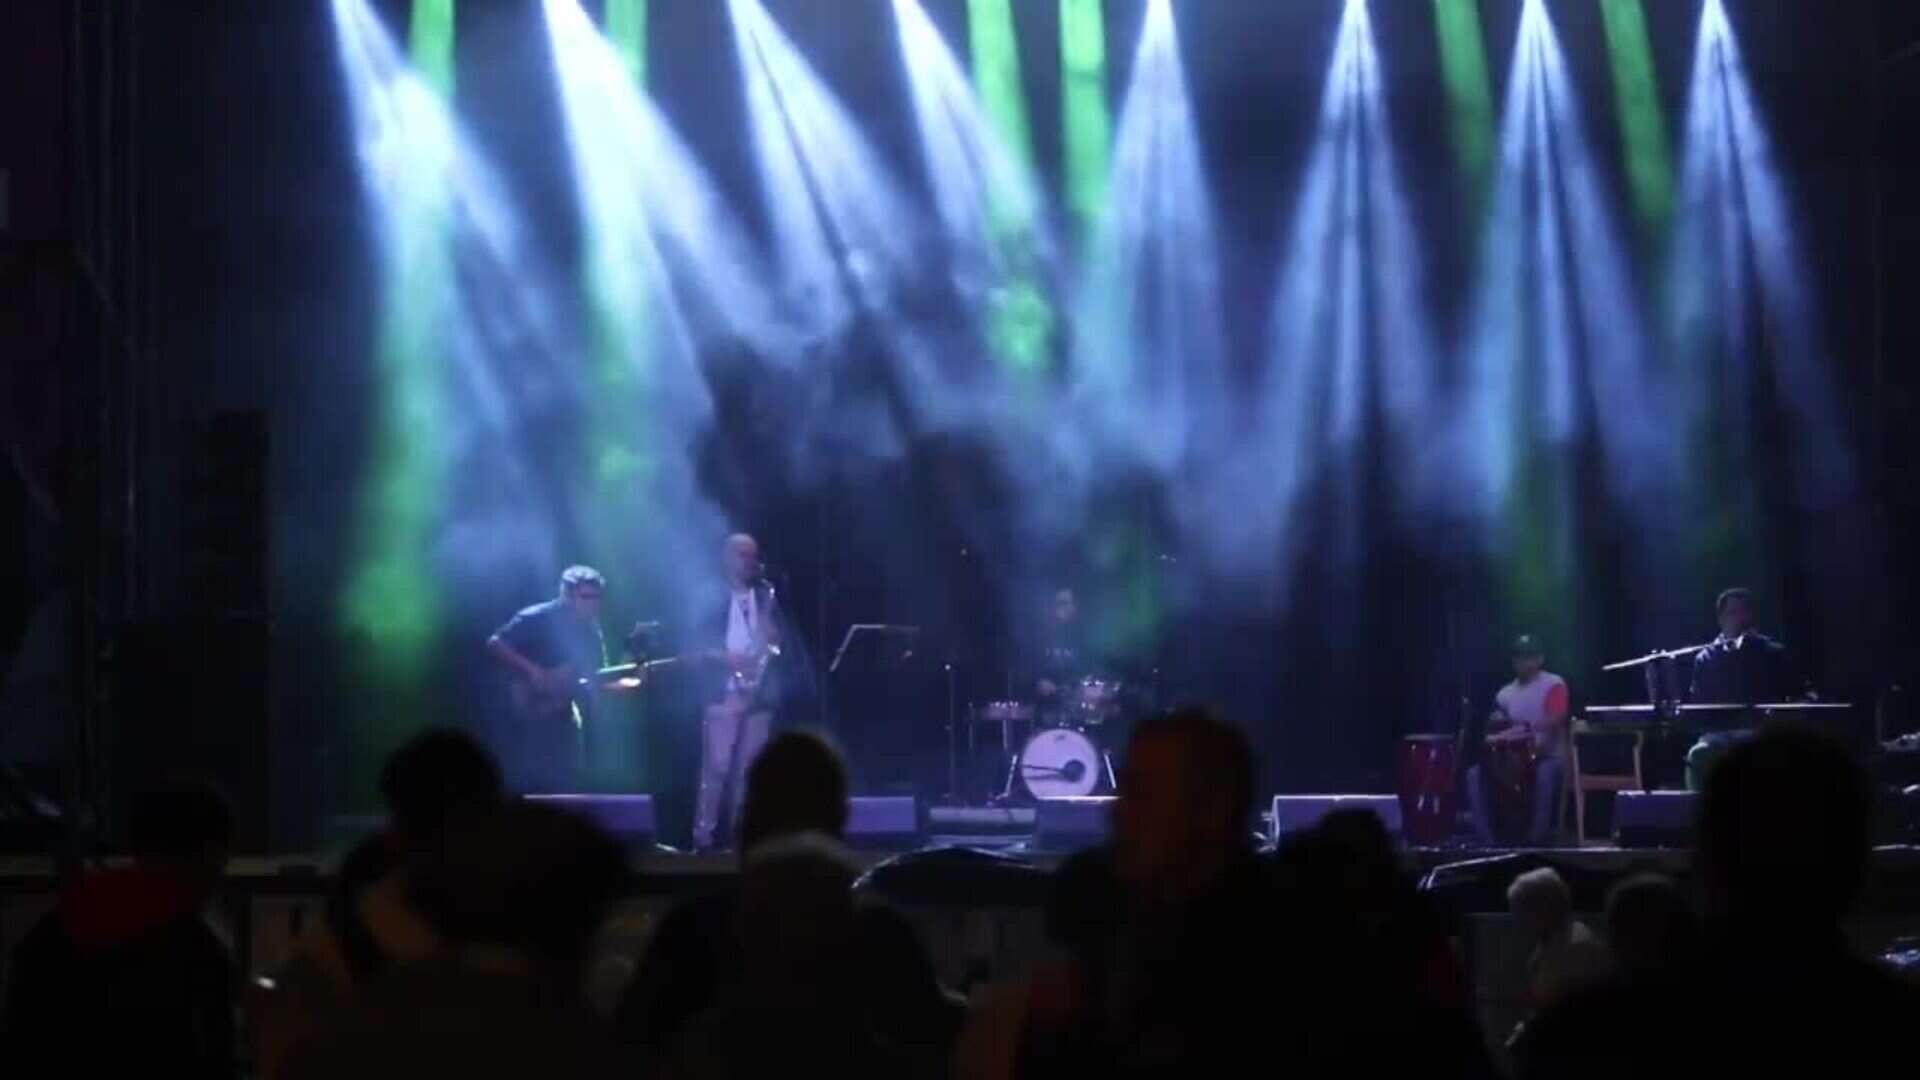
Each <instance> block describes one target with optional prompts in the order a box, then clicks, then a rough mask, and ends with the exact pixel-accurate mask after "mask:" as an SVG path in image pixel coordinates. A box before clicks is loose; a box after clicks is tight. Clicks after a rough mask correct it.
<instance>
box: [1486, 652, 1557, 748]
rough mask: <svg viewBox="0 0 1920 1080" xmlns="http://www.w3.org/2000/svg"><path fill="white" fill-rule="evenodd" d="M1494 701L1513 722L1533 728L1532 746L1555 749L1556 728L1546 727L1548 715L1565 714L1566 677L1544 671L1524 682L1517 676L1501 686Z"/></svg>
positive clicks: (1529, 728) (1531, 729)
mask: <svg viewBox="0 0 1920 1080" xmlns="http://www.w3.org/2000/svg"><path fill="white" fill-rule="evenodd" d="M1494 701H1495V702H1496V703H1498V704H1499V706H1500V711H1502V712H1504V713H1506V714H1507V716H1508V718H1509V719H1511V720H1512V721H1513V722H1514V723H1516V724H1524V725H1526V727H1527V728H1528V730H1530V731H1532V732H1533V743H1534V747H1535V749H1537V750H1539V751H1541V752H1542V753H1548V754H1551V753H1555V752H1556V751H1558V749H1559V742H1560V740H1559V734H1560V732H1559V728H1557V727H1549V726H1548V719H1549V717H1550V716H1552V715H1554V714H1556V713H1557V714H1559V715H1562V716H1564V715H1565V714H1566V710H1567V683H1566V680H1564V679H1562V678H1561V677H1560V676H1558V675H1555V674H1554V673H1553V672H1551V671H1543V672H1541V673H1540V674H1538V675H1536V676H1534V677H1533V680H1532V681H1530V682H1527V683H1524V684H1523V683H1521V682H1520V681H1519V680H1518V679H1516V680H1514V681H1513V682H1510V683H1508V684H1507V685H1505V686H1503V687H1501V688H1500V692H1499V693H1498V694H1496V695H1494Z"/></svg>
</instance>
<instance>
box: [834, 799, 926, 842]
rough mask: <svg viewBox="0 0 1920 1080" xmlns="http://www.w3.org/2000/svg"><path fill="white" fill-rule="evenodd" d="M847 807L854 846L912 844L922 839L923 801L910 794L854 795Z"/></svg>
mask: <svg viewBox="0 0 1920 1080" xmlns="http://www.w3.org/2000/svg"><path fill="white" fill-rule="evenodd" d="M849 802H850V805H849V806H848V808H847V844H848V845H849V846H851V847H867V848H875V847H882V848H897V847H912V846H914V845H915V844H917V843H919V840H920V833H921V828H920V804H919V801H918V800H916V799H915V798H914V797H913V796H911V795H855V796H854V797H853V798H852V799H851V800H849Z"/></svg>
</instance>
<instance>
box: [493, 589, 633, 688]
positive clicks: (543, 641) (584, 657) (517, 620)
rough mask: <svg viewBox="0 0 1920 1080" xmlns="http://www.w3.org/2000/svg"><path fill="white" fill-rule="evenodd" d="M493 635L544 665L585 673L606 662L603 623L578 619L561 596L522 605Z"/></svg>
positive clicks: (528, 657) (529, 658)
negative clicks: (539, 602)
mask: <svg viewBox="0 0 1920 1080" xmlns="http://www.w3.org/2000/svg"><path fill="white" fill-rule="evenodd" d="M494 636H495V637H497V638H499V639H500V640H502V641H504V642H506V643H507V644H508V645H511V646H513V649H514V651H515V652H518V653H519V654H520V655H522V656H524V657H526V658H527V659H528V660H531V661H533V662H534V663H536V664H538V665H540V666H541V667H543V668H553V667H559V666H560V665H562V664H566V665H568V666H570V667H572V668H573V670H574V671H575V672H576V673H578V674H581V675H585V674H586V673H588V672H591V671H593V670H595V669H597V668H600V667H603V666H605V664H606V662H607V659H606V656H607V653H606V643H605V642H604V641H603V640H602V639H601V636H600V625H599V624H598V623H594V622H582V621H580V620H579V619H577V618H575V617H574V615H573V613H572V612H570V611H568V610H567V604H566V601H564V600H560V599H553V600H548V601H547V602H545V603H542V604H535V605H533V606H532V607H529V608H522V609H521V610H520V612H519V613H518V614H516V615H514V617H513V618H511V619H509V620H507V625H505V626H503V627H501V628H500V629H499V630H498V631H496V632H495V633H494Z"/></svg>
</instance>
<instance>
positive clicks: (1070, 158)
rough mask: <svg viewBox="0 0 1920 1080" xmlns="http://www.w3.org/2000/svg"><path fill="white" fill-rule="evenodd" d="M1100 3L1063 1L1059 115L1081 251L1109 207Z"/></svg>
mask: <svg viewBox="0 0 1920 1080" xmlns="http://www.w3.org/2000/svg"><path fill="white" fill-rule="evenodd" d="M1100 5H1101V0H1060V111H1061V132H1062V133H1063V135H1064V137H1065V139H1066V156H1065V167H1066V201H1067V209H1068V211H1069V213H1071V214H1072V216H1073V219H1074V221H1075V223H1076V226H1077V228H1078V233H1079V240H1080V242H1081V246H1082V251H1083V252H1084V251H1085V250H1087V249H1090V248H1091V247H1092V242H1091V238H1092V237H1093V236H1094V235H1095V234H1096V233H1097V232H1098V230H1099V228H1100V219H1101V216H1102V215H1103V214H1104V213H1105V211H1106V206H1107V181H1108V174H1109V172H1110V170H1111V167H1112V166H1111V162H1110V160H1109V158H1110V155H1111V153H1112V143H1113V119H1112V113H1111V110H1110V109H1109V107H1108V104H1107V25H1106V17H1105V15H1104V14H1103V13H1102V10H1101V6H1100Z"/></svg>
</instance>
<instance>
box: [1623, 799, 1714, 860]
mask: <svg viewBox="0 0 1920 1080" xmlns="http://www.w3.org/2000/svg"><path fill="white" fill-rule="evenodd" d="M1693 815H1694V794H1693V792H1691V791H1623V792H1621V793H1620V794H1619V796H1618V797H1617V798H1616V799H1615V800H1614V804H1613V827H1614V837H1615V839H1617V840H1618V841H1619V843H1620V846H1621V847H1627V848H1677V847H1690V846H1692V844H1693Z"/></svg>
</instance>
